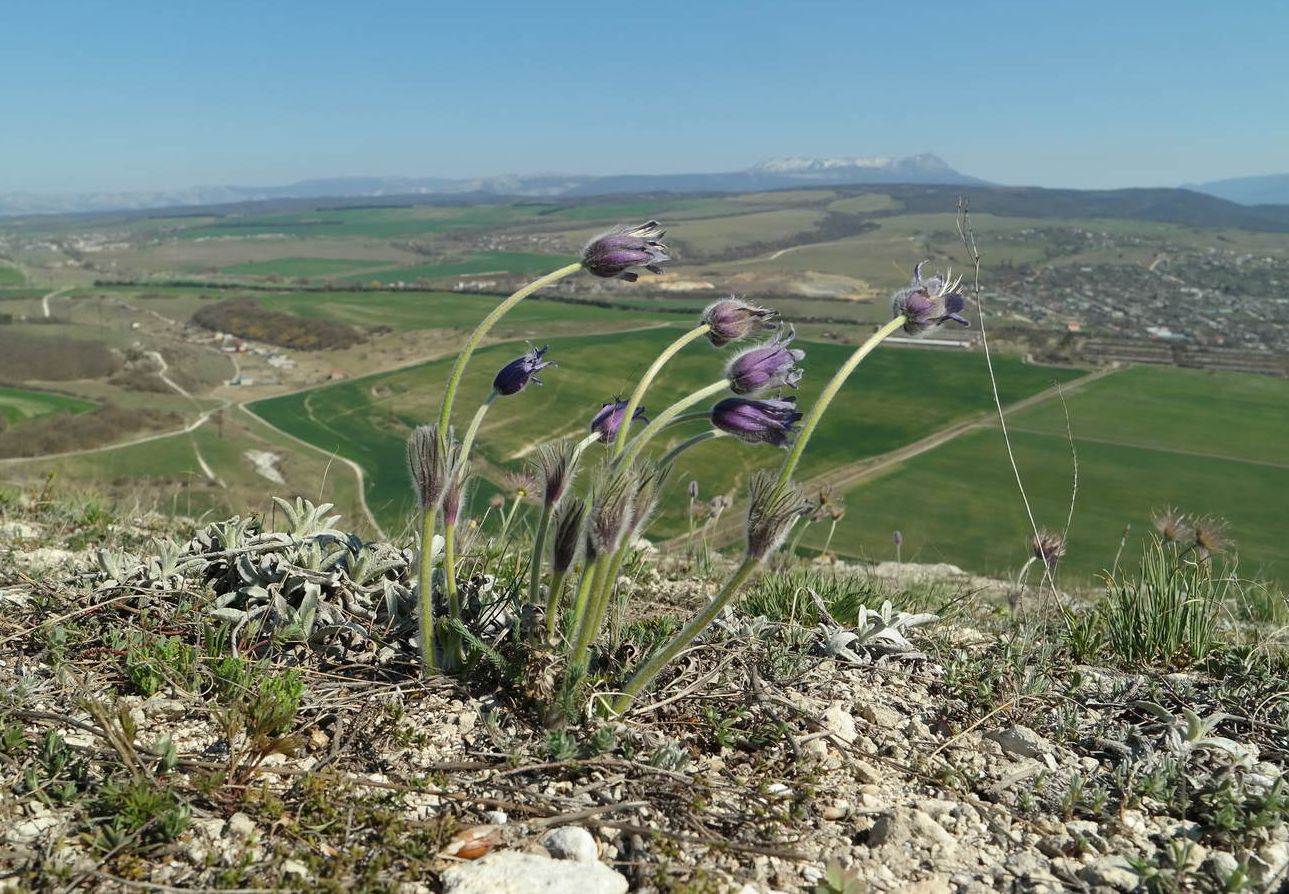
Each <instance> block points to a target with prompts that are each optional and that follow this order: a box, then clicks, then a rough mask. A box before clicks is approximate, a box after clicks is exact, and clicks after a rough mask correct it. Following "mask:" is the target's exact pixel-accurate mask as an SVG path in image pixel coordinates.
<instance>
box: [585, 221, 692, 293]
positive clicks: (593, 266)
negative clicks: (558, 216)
mask: <svg viewBox="0 0 1289 894" xmlns="http://www.w3.org/2000/svg"><path fill="white" fill-rule="evenodd" d="M664 235H666V234H665V233H664V232H663V229H662V227H661V226H659V224H658V221H656V220H651V221H648V222H646V223H643V224H640V225H639V226H637V227H627V226H617V227H614V228H613V229H612V230H609V231H608V232H607V233H602V234H600V235H599V236H596V237H595V238H594V239H592V240H591V241H590V242H589V243H587V246H586V248H585V249H583V251H582V266H583V267H585V268H586V270H587V272H589V273H593V274H594V275H596V276H602V277H605V278H606V279H607V278H612V277H615V276H616V277H618V278H620V279H625V280H626V281H627V282H635V281H636V280H637V279H639V276H637V275H636V274H635V273H633V272H631V269H630V268H632V267H643V268H645V269H646V270H649V271H652V272H653V273H662V268H661V267H659V266H658V265H659V264H662V263H664V262H666V261H670V260H671V256H670V255H669V254H667V246H666V245H664V244H663V243H662V242H660V241H659V240H660V239H661V238H662V237H663V236H664Z"/></svg>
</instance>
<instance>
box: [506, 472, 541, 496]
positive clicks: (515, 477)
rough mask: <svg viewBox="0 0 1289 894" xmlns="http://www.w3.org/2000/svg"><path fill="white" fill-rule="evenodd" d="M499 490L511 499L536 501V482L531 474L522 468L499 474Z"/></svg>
mask: <svg viewBox="0 0 1289 894" xmlns="http://www.w3.org/2000/svg"><path fill="white" fill-rule="evenodd" d="M501 490H502V493H504V494H505V495H506V496H507V497H509V498H510V499H512V500H526V501H528V502H531V503H535V502H536V501H537V482H536V481H535V480H533V476H532V475H529V474H528V473H527V472H525V471H523V470H511V471H508V472H503V473H502V474H501Z"/></svg>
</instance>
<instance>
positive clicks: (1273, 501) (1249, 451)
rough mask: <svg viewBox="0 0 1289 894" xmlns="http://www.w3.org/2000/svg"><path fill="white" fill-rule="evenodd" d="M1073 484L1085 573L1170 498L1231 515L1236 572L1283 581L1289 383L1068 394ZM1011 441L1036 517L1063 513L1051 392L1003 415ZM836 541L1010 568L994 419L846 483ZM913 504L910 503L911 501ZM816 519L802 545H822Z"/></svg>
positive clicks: (1194, 384)
mask: <svg viewBox="0 0 1289 894" xmlns="http://www.w3.org/2000/svg"><path fill="white" fill-rule="evenodd" d="M1067 405H1068V407H1069V413H1070V426H1071V429H1072V430H1073V432H1074V436H1075V447H1076V449H1077V451H1078V465H1079V489H1078V495H1077V501H1076V506H1075V513H1074V522H1073V525H1072V527H1071V529H1070V551H1069V554H1068V555H1067V557H1066V559H1065V560H1063V562H1062V569H1063V573H1064V574H1065V575H1067V576H1068V578H1069V579H1070V580H1071V582H1075V583H1079V584H1086V583H1089V582H1090V581H1091V580H1092V579H1093V577H1094V575H1096V574H1097V573H1098V572H1100V571H1102V570H1103V569H1106V568H1108V567H1109V566H1110V565H1111V564H1112V562H1113V560H1114V555H1115V552H1116V550H1117V549H1118V546H1119V541H1120V538H1121V537H1122V534H1123V529H1124V527H1125V526H1131V532H1130V537H1129V543H1128V546H1127V547H1126V550H1125V556H1129V557H1131V556H1134V555H1137V554H1138V552H1139V548H1140V542H1141V541H1142V540H1143V539H1144V538H1145V537H1146V536H1148V535H1149V534H1150V533H1151V532H1152V531H1153V528H1152V525H1151V520H1152V517H1153V514H1154V512H1155V511H1157V510H1160V509H1163V508H1164V507H1166V506H1175V507H1177V508H1179V509H1181V510H1183V511H1186V512H1190V513H1194V514H1197V515H1208V514H1211V515H1217V516H1221V517H1223V518H1226V519H1227V520H1229V521H1230V523H1231V535H1232V537H1233V538H1234V540H1235V541H1236V544H1237V547H1238V552H1239V555H1240V559H1241V570H1242V572H1243V573H1245V574H1248V575H1261V574H1265V575H1267V576H1270V577H1273V578H1276V579H1278V580H1280V581H1286V580H1289V516H1286V514H1285V511H1284V495H1285V494H1289V454H1287V453H1286V451H1285V448H1284V444H1285V443H1286V435H1287V434H1289V418H1286V414H1285V413H1284V411H1283V408H1284V407H1285V406H1286V405H1289V382H1286V381H1284V380H1282V379H1272V378H1265V377H1259V376H1248V375H1237V374H1207V373H1199V372H1193V371H1188V370H1173V369H1157V368H1149V367H1140V368H1132V369H1128V370H1125V371H1123V372H1120V373H1116V374H1113V375H1111V376H1109V377H1107V378H1104V379H1101V380H1099V381H1097V382H1092V383H1090V384H1089V385H1088V386H1087V387H1086V388H1083V389H1080V390H1078V391H1077V392H1075V393H1073V394H1071V395H1070V396H1069V398H1068V401H1067ZM1011 421H1012V429H1011V430H1012V435H1013V438H1012V441H1013V446H1014V447H1015V449H1016V451H1017V458H1018V462H1019V464H1020V466H1021V471H1022V474H1023V476H1024V480H1025V483H1026V486H1027V489H1028V492H1029V495H1030V498H1031V500H1032V502H1033V505H1034V510H1035V514H1036V516H1037V520H1038V523H1039V524H1040V526H1044V527H1049V528H1053V529H1056V530H1060V529H1061V528H1063V527H1064V525H1065V519H1066V515H1067V513H1068V511H1069V503H1070V493H1071V473H1072V460H1071V451H1070V444H1069V441H1068V438H1067V435H1066V428H1065V415H1064V413H1063V412H1062V409H1061V406H1060V403H1059V402H1058V401H1048V402H1045V403H1043V404H1040V405H1039V406H1036V407H1033V408H1031V409H1028V410H1026V411H1023V412H1021V413H1018V414H1017V415H1016V416H1014V417H1013V418H1012V420H1011ZM846 501H847V504H848V512H847V515H846V517H845V519H843V521H842V522H841V524H840V525H839V526H838V531H837V536H836V538H835V539H834V541H833V549H834V550H836V551H839V552H841V553H843V554H848V555H855V556H866V557H871V558H876V559H887V558H893V557H894V547H893V546H892V544H891V532H892V531H893V530H895V529H899V530H900V531H902V532H903V534H904V546H903V557H904V558H905V559H906V560H910V561H920V562H932V561H948V562H953V563H954V564H958V565H961V566H962V567H964V568H967V569H969V570H972V571H976V572H981V573H987V574H1003V575H1005V574H1007V573H1008V572H1009V571H1013V572H1014V570H1015V569H1017V568H1019V566H1020V565H1021V563H1022V562H1024V560H1025V558H1026V557H1027V555H1028V554H1027V551H1026V538H1027V536H1028V534H1027V532H1028V521H1027V520H1026V518H1025V515H1024V512H1023V508H1022V506H1021V502H1020V498H1019V496H1018V494H1017V490H1016V485H1015V482H1014V480H1013V479H1012V473H1011V470H1010V468H1009V467H1008V465H1007V460H1006V454H1005V452H1004V447H1003V443H1002V439H1001V436H1000V434H999V432H998V431H997V430H996V429H989V430H986V431H976V432H972V433H969V434H967V435H964V436H962V437H960V438H957V439H955V440H953V441H951V442H950V443H948V444H945V445H943V446H941V447H938V448H936V449H935V450H932V451H930V452H928V453H926V454H923V455H922V456H919V457H916V458H914V459H912V460H909V461H908V462H906V463H903V464H901V465H900V466H898V467H896V468H895V469H893V470H892V471H891V472H889V473H887V474H884V475H882V476H881V477H879V478H877V479H875V480H873V481H871V482H866V483H864V484H861V485H859V486H857V487H856V488H854V489H853V490H852V491H851V492H850V493H848V494H847V495H846ZM910 506H912V507H917V508H916V509H910V508H908V507H910ZM823 533H824V532H823V531H818V530H817V531H814V532H812V533H811V535H810V536H809V537H808V538H807V540H806V542H807V543H812V544H814V545H816V546H818V545H820V544H821V543H822V537H823Z"/></svg>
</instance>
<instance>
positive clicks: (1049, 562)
mask: <svg viewBox="0 0 1289 894" xmlns="http://www.w3.org/2000/svg"><path fill="white" fill-rule="evenodd" d="M1029 549H1030V552H1032V553H1033V554H1034V558H1035V559H1038V560H1040V561H1041V562H1042V563H1043V564H1044V565H1046V566H1047V567H1048V568H1055V567H1056V563H1057V562H1059V561H1061V556H1063V555H1065V538H1064V537H1062V536H1061V535H1060V534H1057V533H1055V532H1054V531H1047V530H1041V531H1039V532H1038V533H1037V534H1036V535H1034V536H1032V537H1030V538H1029Z"/></svg>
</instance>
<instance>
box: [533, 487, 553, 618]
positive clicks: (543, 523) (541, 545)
mask: <svg viewBox="0 0 1289 894" xmlns="http://www.w3.org/2000/svg"><path fill="white" fill-rule="evenodd" d="M553 508H554V507H552V506H551V504H550V503H547V502H546V501H545V500H542V514H541V516H540V517H539V518H538V519H537V533H536V534H534V535H533V558H532V561H530V562H529V563H528V565H529V568H528V575H529V576H528V601H529V602H531V603H532V604H533V605H536V604H537V597H538V596H539V595H541V582H542V559H543V558H544V554H545V552H546V529H547V528H549V527H550V524H551V510H552V509H553Z"/></svg>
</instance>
